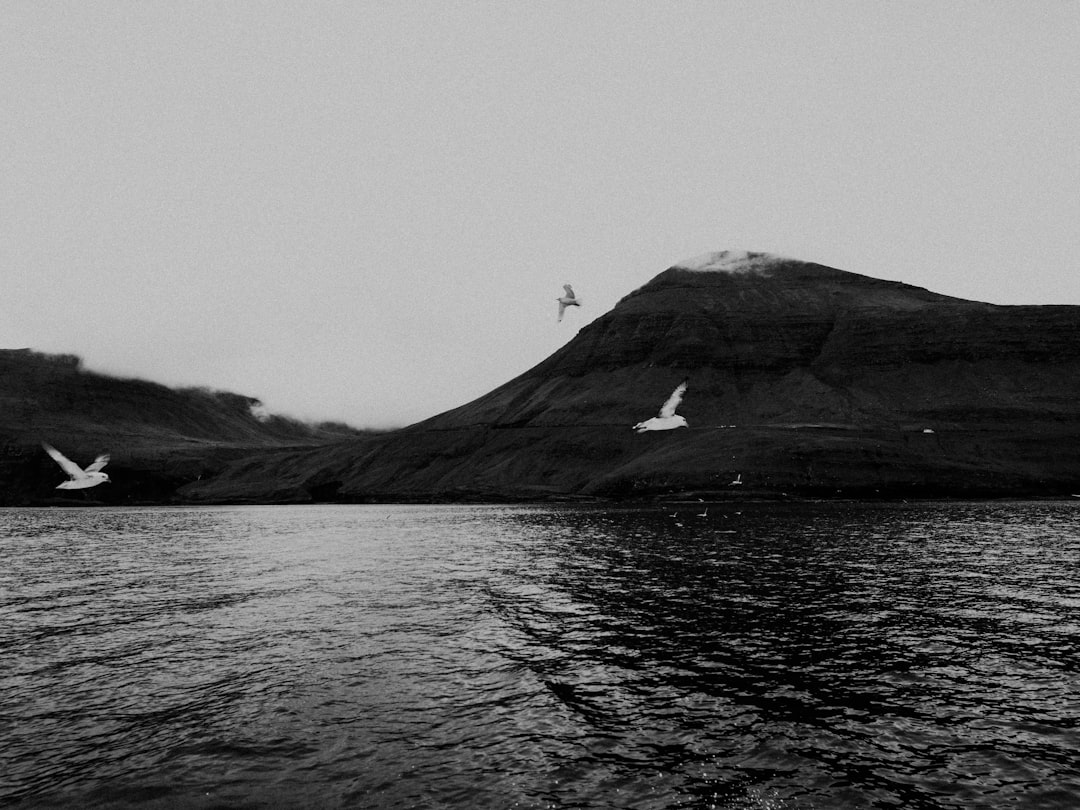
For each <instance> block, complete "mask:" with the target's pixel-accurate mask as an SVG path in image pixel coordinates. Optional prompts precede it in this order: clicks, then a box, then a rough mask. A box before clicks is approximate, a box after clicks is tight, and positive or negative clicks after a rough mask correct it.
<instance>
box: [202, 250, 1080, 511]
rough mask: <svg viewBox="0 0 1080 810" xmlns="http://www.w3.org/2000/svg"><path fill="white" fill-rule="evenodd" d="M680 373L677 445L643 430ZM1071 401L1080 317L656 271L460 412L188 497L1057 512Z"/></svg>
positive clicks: (1070, 468)
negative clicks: (805, 504) (917, 506)
mask: <svg viewBox="0 0 1080 810" xmlns="http://www.w3.org/2000/svg"><path fill="white" fill-rule="evenodd" d="M684 378H686V379H689V389H688V391H687V393H686V397H685V399H684V400H683V403H682V405H681V406H680V408H679V413H681V414H682V415H683V416H685V417H686V419H687V420H688V422H689V424H690V428H689V429H681V430H678V431H672V432H665V433H646V434H642V435H636V434H634V433H633V432H632V431H631V430H630V427H631V425H633V424H634V423H636V422H638V421H640V420H642V419H645V418H647V417H650V416H653V415H654V414H655V412H656V410H657V408H658V407H659V406H660V404H661V403H662V402H663V401H664V400H665V399H666V397H667V396H668V394H670V392H671V391H672V389H673V388H674V387H675V385H676V384H678V382H679V381H680V380H682V379H684ZM1078 403H1080V307H1064V306H1011V307H1005V306H994V305H990V304H984V303H978V302H972V301H964V300H960V299H956V298H950V297H947V296H942V295H938V294H935V293H932V292H929V291H927V290H924V289H921V288H917V287H911V286H909V285H905V284H901V283H898V282H890V281H882V280H879V279H874V278H870V277H868V276H863V275H857V274H854V273H847V272H844V271H841V270H837V269H834V268H829V267H824V266H821V265H816V264H810V263H805V262H799V261H793V260H789V259H781V258H777V257H773V256H769V255H766V254H731V253H718V254H711V255H709V256H705V257H701V258H699V259H696V260H694V261H692V262H687V263H684V264H682V265H677V266H675V267H672V268H669V269H668V270H666V271H664V272H663V273H661V274H659V275H658V276H656V277H655V278H654V279H652V280H651V281H650V282H648V283H647V284H645V285H644V286H642V287H641V288H639V289H637V290H635V291H634V292H632V293H630V294H629V295H627V296H626V297H624V298H623V299H622V300H621V301H620V302H619V303H618V304H617V305H616V306H615V307H614V308H613V309H612V310H611V311H610V312H608V313H606V314H604V315H602V316H601V317H599V318H597V319H596V320H595V321H593V322H592V323H590V324H589V325H588V326H586V327H585V328H583V329H582V330H581V331H580V332H579V333H578V335H577V336H576V337H575V338H574V339H573V340H572V341H571V342H570V343H568V344H567V345H566V346H564V347H563V348H562V349H560V350H559V351H557V352H556V353H555V354H553V355H552V356H551V357H549V358H548V359H547V360H545V361H543V362H542V363H540V364H539V365H537V366H535V367H534V368H532V369H530V370H529V371H526V372H525V373H524V374H522V375H520V376H519V377H517V378H515V379H513V380H511V381H509V382H507V383H506V384H504V385H502V386H500V387H499V388H496V389H495V390H493V391H492V392H490V393H489V394H487V395H485V396H483V397H480V398H479V399H477V400H475V401H473V402H470V403H468V404H466V405H463V406H461V407H459V408H456V409H453V410H451V411H448V412H446V413H444V414H441V415H439V416H436V417H433V418H431V419H428V420H426V421H424V422H421V423H418V424H416V425H413V426H411V427H409V428H406V429H404V430H401V431H397V432H395V433H393V434H387V435H385V436H381V437H375V438H371V439H364V440H355V441H350V442H344V443H341V444H337V445H334V446H332V447H327V448H324V449H319V450H312V451H310V452H302V453H297V454H294V455H292V456H290V457H288V459H286V460H285V462H286V463H284V464H283V463H282V459H276V460H275V462H274V464H273V465H270V464H268V463H267V464H263V463H261V462H260V461H259V460H258V459H249V460H247V461H246V462H245V464H244V465H243V469H240V468H239V467H234V468H231V469H230V470H228V471H226V473H225V474H223V475H222V476H220V477H218V478H216V479H213V480H209V481H201V482H198V483H197V484H194V485H192V486H190V487H187V488H185V489H184V490H183V494H184V495H185V496H187V497H191V498H197V499H207V500H230V499H258V498H259V497H260V495H259V493H260V492H261V491H263V490H264V489H265V488H267V487H271V488H273V489H274V491H275V492H276V493H277V496H278V497H292V498H295V499H298V500H304V499H307V498H315V499H319V500H322V499H329V500H335V499H336V500H378V499H387V500H396V499H415V500H428V499H442V498H451V499H462V498H464V499H470V498H471V499H490V498H528V497H582V496H651V495H665V494H676V493H688V492H693V493H695V494H701V493H705V492H710V493H727V492H739V493H743V494H747V493H757V494H770V495H776V494H780V493H788V494H803V495H815V496H817V495H832V494H836V493H837V492H840V493H841V494H851V495H866V496H878V495H895V496H909V495H911V496H918V495H927V496H933V495H960V496H986V495H1025V496H1027V495H1062V494H1067V493H1070V492H1072V491H1075V490H1077V489H1080V404H1078ZM740 472H741V473H742V474H743V480H744V481H745V484H744V485H743V486H742V487H740V488H738V489H731V488H729V487H728V482H730V481H731V480H732V479H733V478H734V476H735V475H736V474H737V473H740Z"/></svg>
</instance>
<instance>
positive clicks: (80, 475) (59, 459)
mask: <svg viewBox="0 0 1080 810" xmlns="http://www.w3.org/2000/svg"><path fill="white" fill-rule="evenodd" d="M41 446H42V447H44V448H45V452H46V453H48V454H49V455H50V456H52V459H53V461H55V462H56V463H57V464H59V465H60V468H61V469H62V470H63V471H64V472H66V473H67V474H68V480H67V481H65V482H64V483H62V484H58V485H57V486H56V488H57V489H89V488H90V487H96V486H97V485H98V484H107V483H109V480H110V479H109V475H108V473H103V472H102V471H101V468H102V467H104V466H105V465H106V464H108V463H109V456H108V455H107V454H102V455H100V456H98V457H97V458H95V459H94V461H93V462H92V463H91V464H89V465H88V466H87V468H86V469H85V470H84V469H83V468H82V467H80V466H79V465H78V464H76V463H75V462H74V461H72V460H71V459H69V458H68V457H67V456H65V455H64V454H63V453H61V452H60V451H59V450H57V449H56V448H55V447H52V446H51V445H48V444H45V442H42V443H41Z"/></svg>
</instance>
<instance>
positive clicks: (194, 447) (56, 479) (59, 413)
mask: <svg viewBox="0 0 1080 810" xmlns="http://www.w3.org/2000/svg"><path fill="white" fill-rule="evenodd" d="M356 435H360V434H358V432H357V431H354V430H351V429H350V428H347V427H345V426H343V425H329V424H328V425H317V426H316V425H307V424H304V423H301V422H298V421H295V420H292V419H288V418H285V417H281V416H274V415H270V414H267V413H265V410H264V409H263V408H262V407H261V403H260V402H259V400H257V399H254V398H252V397H245V396H241V395H239V394H232V393H227V392H221V391H210V390H208V389H198V388H193V389H181V390H175V389H172V388H168V387H166V386H164V385H159V384H157V383H153V382H147V381H144V380H132V379H119V378H115V377H110V376H107V375H104V374H97V373H94V372H90V371H86V370H85V369H83V367H82V363H81V361H80V359H79V358H78V357H76V356H74V355H47V354H40V353H37V352H33V351H30V350H29V349H14V350H11V349H7V350H0V505H11V504H26V503H40V502H56V503H67V502H70V503H86V502H105V503H141V502H160V501H168V500H172V499H173V498H174V495H175V492H176V490H177V489H178V488H179V487H181V486H183V485H184V484H186V483H189V482H191V481H198V480H200V478H207V477H213V475H215V474H217V473H218V472H219V471H220V470H221V469H223V468H224V467H225V466H226V465H227V464H228V463H229V462H231V461H234V460H236V459H239V458H246V457H248V456H250V455H251V454H253V453H256V452H267V451H270V452H280V451H282V450H287V449H296V448H313V447H321V446H325V445H326V444H328V443H332V442H337V441H341V440H342V439H343V438H344V437H349V436H356ZM42 441H47V442H49V443H50V444H53V445H56V446H57V447H59V448H61V450H62V451H63V452H64V453H65V454H66V455H68V456H69V457H70V458H71V459H72V460H74V461H76V462H78V463H81V464H83V465H85V464H86V463H88V462H89V461H91V460H92V459H93V458H94V457H95V456H97V455H98V454H99V453H103V452H108V453H111V455H112V460H111V462H110V464H109V467H108V468H107V470H106V472H108V473H109V474H110V476H111V478H112V481H113V482H112V484H109V485H102V486H99V487H96V488H94V489H93V490H85V491H79V492H64V491H59V492H58V491H56V490H55V489H54V487H55V486H56V484H58V483H60V482H62V481H63V480H65V476H64V474H63V472H62V471H61V470H60V469H59V467H57V466H56V464H55V463H54V462H53V461H52V460H51V459H50V458H49V457H48V456H47V455H45V453H44V452H43V451H42V449H41V442H42Z"/></svg>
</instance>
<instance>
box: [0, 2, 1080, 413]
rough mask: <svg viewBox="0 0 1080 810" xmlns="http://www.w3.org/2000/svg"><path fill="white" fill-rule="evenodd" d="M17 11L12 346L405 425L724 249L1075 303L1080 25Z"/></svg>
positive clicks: (664, 6) (942, 13) (1041, 12)
mask: <svg viewBox="0 0 1080 810" xmlns="http://www.w3.org/2000/svg"><path fill="white" fill-rule="evenodd" d="M0 14H2V19H3V24H2V25H0V105H2V106H0V109H2V110H3V115H0V161H2V164H0V347H4V348H16V347H23V346H29V347H32V348H34V349H38V350H41V351H48V352H68V353H75V354H79V355H81V356H82V357H83V358H84V360H85V363H86V365H87V367H89V368H91V369H94V370H99V371H104V372H107V373H112V374H117V375H121V376H137V377H142V378H146V379H151V380H155V381H157V382H163V383H166V384H169V385H203V386H208V387H211V388H219V389H224V390H231V391H235V392H237V393H242V394H247V395H250V396H254V397H258V398H260V399H262V400H263V402H264V403H265V404H266V405H267V407H269V408H270V410H272V411H275V412H278V413H284V414H288V415H291V416H295V417H299V418H304V419H337V420H343V421H347V422H349V423H351V424H354V425H356V426H392V425H403V424H406V423H409V422H413V421H416V420H418V419H422V418H425V417H427V416H431V415H434V414H436V413H439V412H441V411H443V410H446V409H448V408H451V407H455V406H457V405H460V404H463V403H465V402H467V401H469V400H471V399H474V398H475V397H477V396H480V395H482V394H484V393H486V392H487V391H489V390H491V389H492V388H495V387H496V386H498V385H500V384H502V383H503V382H505V381H507V380H509V379H510V378H512V377H514V376H516V375H517V374H519V373H521V372H523V371H525V370H526V369H528V368H530V367H531V366H533V365H534V364H536V363H537V362H539V361H541V360H542V359H544V358H545V357H547V356H548V355H550V354H551V353H552V352H553V351H555V350H556V349H558V348H559V347H560V346H562V345H563V344H565V343H566V342H567V341H569V340H570V339H572V338H573V336H574V334H575V333H576V331H577V330H578V329H579V328H581V327H582V326H584V325H585V324H587V323H588V322H590V321H592V320H593V319H595V318H597V317H599V316H601V315H602V314H604V313H605V312H606V311H608V310H609V309H610V308H611V307H612V306H613V305H614V304H615V302H616V301H617V300H618V299H619V298H621V297H622V296H623V295H625V294H627V293H628V292H630V291H632V290H633V289H635V288H636V287H638V286H640V285H641V284H643V283H645V282H646V281H648V280H649V279H650V278H652V277H653V276H654V275H656V274H657V273H659V272H661V271H662V270H664V269H665V268H666V267H668V266H670V265H672V264H675V263H677V262H678V261H680V260H683V259H688V258H690V257H693V256H696V255H698V254H701V253H705V252H708V251H713V250H724V249H732V250H757V251H766V252H772V253H777V254H780V255H785V256H790V257H793V258H798V259H804V260H809V261H816V262H821V263H823V264H827V265H830V266H833V267H838V268H840V269H843V270H850V271H853V272H857V273H862V274H865V275H871V276H876V277H878V278H886V279H894V280H898V281H903V282H907V283H910V284H915V285H918V286H921V287H927V288H929V289H931V290H934V291H936V292H941V293H945V294H949V295H955V296H959V297H963V298H969V299H975V300H981V301H989V302H993V303H999V304H1021V303H1022V304H1074V305H1080V3H1078V2H1076V0H1045V1H1044V2H1031V0H1016V1H1015V2H995V0H979V1H978V2H959V1H954V2H941V1H940V0H931V1H930V2H916V1H915V0H905V1H904V2H870V1H869V0H852V2H828V1H827V0H813V2H792V1H791V0H784V1H783V2H775V3H771V2H764V1H763V0H751V1H750V2H726V1H725V0H709V1H708V2H629V0H618V2H578V1H577V0H574V2H524V1H522V2H501V3H495V2H492V3H479V2H423V3H421V2H413V3H408V2H396V1H395V2H385V3H374V2H367V3H365V2H312V1H311V0H303V1H302V2H301V1H300V0H297V2H273V1H272V0H264V1H263V2H208V1H204V0H200V2H183V1H182V0H168V1H167V2H165V1H162V2H153V1H152V0H132V1H131V2H120V1H118V2H108V1H107V0H102V1H101V2H90V3H88V2H82V0H70V2H45V1H43V0H21V1H13V0H0ZM568 281H569V282H571V283H573V285H574V287H575V289H576V290H577V293H578V295H579V296H580V297H581V298H582V299H583V300H584V306H582V307H581V308H579V309H571V310H569V311H568V312H567V315H566V318H565V319H564V321H563V322H562V323H557V322H556V320H555V319H556V312H557V304H556V303H555V298H556V297H557V296H558V295H560V294H561V292H562V290H561V286H562V284H563V283H565V282H568Z"/></svg>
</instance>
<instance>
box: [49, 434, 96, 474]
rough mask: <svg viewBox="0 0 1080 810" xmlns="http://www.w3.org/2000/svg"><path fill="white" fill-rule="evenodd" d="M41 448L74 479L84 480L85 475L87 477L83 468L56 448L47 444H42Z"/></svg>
mask: <svg viewBox="0 0 1080 810" xmlns="http://www.w3.org/2000/svg"><path fill="white" fill-rule="evenodd" d="M41 446H42V447H44V448H45V452H46V453H48V454H49V455H50V456H52V460H53V461H55V462H56V463H57V464H59V465H60V467H61V468H62V469H63V470H64V472H66V473H67V474H68V475H70V476H71V477H72V478H82V477H83V476H84V475H86V473H84V472H83V470H82V467H80V466H79V465H78V464H76V463H75V462H74V461H72V460H71V459H70V458H68V457H67V456H65V455H64V454H63V453H61V452H60V451H59V450H57V449H56V448H55V447H52V446H50V445H48V444H45V442H42V443H41Z"/></svg>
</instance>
